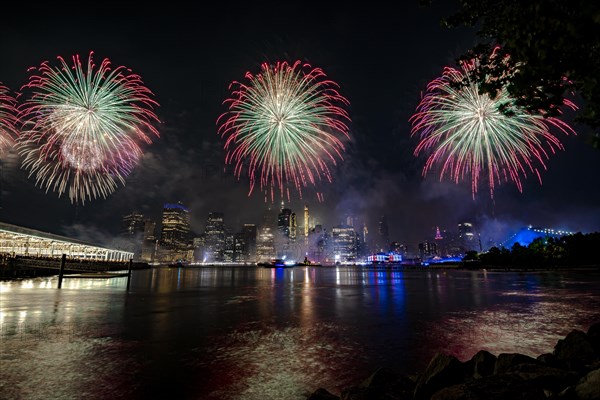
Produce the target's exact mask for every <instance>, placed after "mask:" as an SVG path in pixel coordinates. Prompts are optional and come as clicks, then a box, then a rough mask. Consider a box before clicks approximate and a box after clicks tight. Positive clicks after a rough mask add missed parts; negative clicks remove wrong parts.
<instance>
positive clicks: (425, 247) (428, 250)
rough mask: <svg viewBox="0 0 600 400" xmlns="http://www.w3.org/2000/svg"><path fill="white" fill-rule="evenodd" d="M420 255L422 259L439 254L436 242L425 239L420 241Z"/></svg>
mask: <svg viewBox="0 0 600 400" xmlns="http://www.w3.org/2000/svg"><path fill="white" fill-rule="evenodd" d="M419 255H420V257H421V258H422V259H424V260H425V259H428V258H431V257H435V256H436V255H437V246H436V244H435V243H431V242H429V241H427V240H426V241H425V242H423V243H419Z"/></svg>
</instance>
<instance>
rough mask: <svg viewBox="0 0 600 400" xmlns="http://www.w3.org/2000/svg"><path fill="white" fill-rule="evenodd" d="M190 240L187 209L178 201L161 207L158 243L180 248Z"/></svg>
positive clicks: (176, 248)
mask: <svg viewBox="0 0 600 400" xmlns="http://www.w3.org/2000/svg"><path fill="white" fill-rule="evenodd" d="M190 240H191V229H190V215H189V210H188V209H187V208H185V207H184V206H183V204H181V202H178V203H176V204H172V203H167V204H165V205H164V207H163V214H162V227H161V232H160V245H161V246H162V247H165V248H168V249H173V250H180V249H183V248H186V247H187V246H188V244H189V241H190Z"/></svg>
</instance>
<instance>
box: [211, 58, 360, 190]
mask: <svg viewBox="0 0 600 400" xmlns="http://www.w3.org/2000/svg"><path fill="white" fill-rule="evenodd" d="M245 77H246V79H247V83H240V82H233V83H232V84H231V85H230V89H231V90H232V96H231V98H229V99H227V100H225V102H224V103H225V104H227V105H228V112H226V113H224V114H223V115H221V116H220V117H219V119H218V120H217V124H218V125H220V126H219V130H218V132H219V134H220V135H221V136H222V137H223V138H224V139H225V145H224V148H225V150H226V151H227V155H226V158H225V163H226V164H233V165H234V174H235V176H236V177H237V178H238V179H239V178H240V176H241V175H242V172H243V171H247V173H248V176H249V179H250V191H249V193H248V195H250V194H252V191H253V190H254V188H255V186H256V183H257V181H258V182H259V185H260V190H262V191H264V192H265V200H266V199H267V198H269V197H270V199H271V201H274V197H275V192H279V194H280V196H281V198H284V197H287V198H288V200H289V198H290V190H289V189H290V187H292V188H295V189H296V191H297V193H298V195H299V196H300V198H302V190H303V188H306V187H307V186H309V184H310V185H312V186H314V187H316V186H318V183H319V181H322V180H327V181H328V182H331V180H332V177H331V171H330V166H331V165H334V166H335V165H336V163H337V161H338V160H342V159H343V157H342V153H343V151H344V149H345V148H344V140H346V139H349V133H348V126H347V125H346V123H347V122H349V121H350V118H349V116H348V113H347V112H346V110H345V108H344V107H346V106H347V105H348V104H349V102H348V100H346V98H344V97H343V96H342V95H340V94H339V92H338V85H337V84H336V83H335V82H333V81H331V80H329V79H327V78H326V75H325V73H324V72H323V71H322V70H321V69H319V68H312V67H311V66H310V65H308V64H302V63H301V62H300V61H296V62H295V63H294V64H288V63H287V62H278V63H276V64H274V65H269V64H267V63H263V64H262V66H261V72H260V73H258V74H257V75H253V74H252V73H250V72H247V73H246V76H245ZM321 196H322V194H321V193H317V197H318V198H319V199H320V200H322V197H321Z"/></svg>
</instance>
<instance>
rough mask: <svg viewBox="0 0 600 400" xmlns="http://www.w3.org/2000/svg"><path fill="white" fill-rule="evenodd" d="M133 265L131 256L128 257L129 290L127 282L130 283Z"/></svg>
mask: <svg viewBox="0 0 600 400" xmlns="http://www.w3.org/2000/svg"><path fill="white" fill-rule="evenodd" d="M132 265H133V258H130V259H129V270H128V271H127V291H129V284H130V283H131V267H132Z"/></svg>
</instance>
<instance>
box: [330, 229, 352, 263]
mask: <svg viewBox="0 0 600 400" xmlns="http://www.w3.org/2000/svg"><path fill="white" fill-rule="evenodd" d="M331 242H332V246H333V254H334V258H335V260H336V261H342V262H343V261H355V260H356V257H357V249H356V247H357V246H356V245H357V243H356V231H355V230H354V228H353V227H351V226H346V225H340V226H336V227H334V228H333V229H332V230H331Z"/></svg>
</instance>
